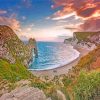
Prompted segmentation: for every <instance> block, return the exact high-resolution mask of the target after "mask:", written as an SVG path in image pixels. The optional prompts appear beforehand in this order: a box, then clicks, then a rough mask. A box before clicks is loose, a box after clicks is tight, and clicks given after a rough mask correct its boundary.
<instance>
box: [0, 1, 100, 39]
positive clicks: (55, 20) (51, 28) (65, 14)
mask: <svg viewBox="0 0 100 100" xmlns="http://www.w3.org/2000/svg"><path fill="white" fill-rule="evenodd" d="M0 24H1V25H8V26H10V27H11V28H12V29H13V30H14V31H15V32H16V34H17V35H18V36H19V38H21V39H22V40H28V39H29V38H35V39H36V40H37V41H62V40H63V39H64V38H67V37H70V36H72V35H73V32H75V31H100V0H0Z"/></svg>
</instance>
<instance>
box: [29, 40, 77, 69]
mask: <svg viewBox="0 0 100 100" xmlns="http://www.w3.org/2000/svg"><path fill="white" fill-rule="evenodd" d="M37 48H38V58H33V61H32V64H31V65H30V67H29V69H30V70H48V69H53V68H57V67H61V66H63V65H65V64H68V63H70V62H71V61H73V60H74V59H76V58H77V57H79V52H78V51H77V50H75V49H73V47H72V46H71V45H67V44H64V43H59V42H37Z"/></svg>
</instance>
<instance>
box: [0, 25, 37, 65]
mask: <svg viewBox="0 0 100 100" xmlns="http://www.w3.org/2000/svg"><path fill="white" fill-rule="evenodd" d="M34 43H36V42H35V39H30V40H29V43H28V44H27V45H25V44H24V43H23V42H22V41H21V40H20V39H19V38H18V37H17V35H16V34H15V33H14V31H13V30H12V29H11V28H10V27H8V26H0V58H3V59H7V60H8V61H10V63H15V62H20V63H22V64H24V65H25V66H28V63H29V61H30V60H31V59H32V53H33V52H32V50H33V49H34V48H36V45H35V44H34Z"/></svg>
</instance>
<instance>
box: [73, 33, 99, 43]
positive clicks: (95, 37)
mask: <svg viewBox="0 0 100 100" xmlns="http://www.w3.org/2000/svg"><path fill="white" fill-rule="evenodd" d="M74 38H76V39H78V42H82V41H86V42H88V41H89V42H95V43H97V44H98V43H100V32H74Z"/></svg>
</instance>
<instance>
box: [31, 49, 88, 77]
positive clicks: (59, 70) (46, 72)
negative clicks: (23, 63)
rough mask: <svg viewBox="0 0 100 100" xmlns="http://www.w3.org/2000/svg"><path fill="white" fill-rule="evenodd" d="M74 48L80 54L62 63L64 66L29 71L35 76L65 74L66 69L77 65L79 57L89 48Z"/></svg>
mask: <svg viewBox="0 0 100 100" xmlns="http://www.w3.org/2000/svg"><path fill="white" fill-rule="evenodd" d="M75 49H76V50H77V51H79V52H80V56H79V57H78V58H77V59H75V60H73V61H72V62H70V63H69V64H67V65H64V66H60V67H57V68H54V69H49V70H40V71H39V70H31V72H32V73H33V74H34V75H35V76H37V77H42V78H43V77H46V76H48V77H49V78H53V77H54V76H59V75H62V74H67V73H68V71H69V70H70V69H72V67H73V66H75V65H77V63H78V61H79V60H80V58H81V57H83V56H85V55H86V54H87V53H88V52H89V50H86V49H83V48H76V47H75Z"/></svg>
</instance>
